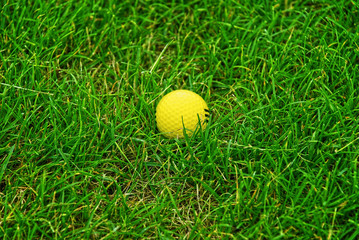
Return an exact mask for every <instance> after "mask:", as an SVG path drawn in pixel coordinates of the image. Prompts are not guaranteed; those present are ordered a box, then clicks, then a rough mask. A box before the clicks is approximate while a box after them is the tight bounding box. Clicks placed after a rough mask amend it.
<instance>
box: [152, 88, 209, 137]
mask: <svg viewBox="0 0 359 240" xmlns="http://www.w3.org/2000/svg"><path fill="white" fill-rule="evenodd" d="M208 118H209V109H208V106H207V104H206V102H205V101H204V100H203V98H202V97H201V96H199V95H198V94H196V93H194V92H191V91H188V90H176V91H173V92H170V93H168V94H167V95H166V96H164V97H163V98H162V99H161V101H160V102H159V103H158V105H157V108H156V122H157V127H158V129H159V130H160V132H161V133H163V134H164V136H165V137H168V138H183V137H184V135H183V130H184V129H185V131H186V134H187V135H188V136H192V134H193V133H194V132H195V131H196V130H197V129H199V124H200V126H201V128H202V129H205V128H206V126H207V122H208Z"/></svg>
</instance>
